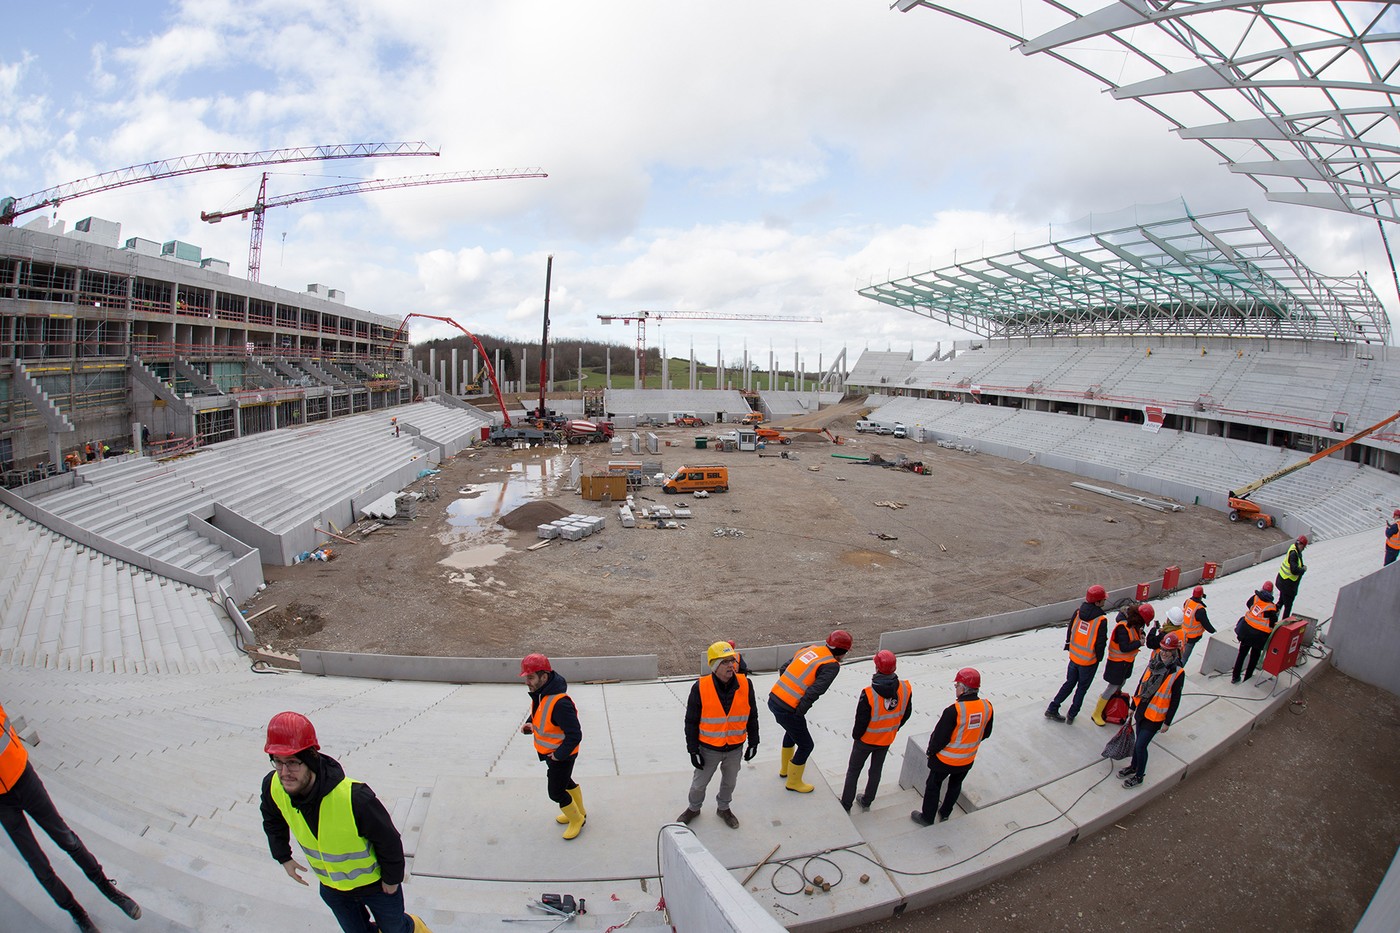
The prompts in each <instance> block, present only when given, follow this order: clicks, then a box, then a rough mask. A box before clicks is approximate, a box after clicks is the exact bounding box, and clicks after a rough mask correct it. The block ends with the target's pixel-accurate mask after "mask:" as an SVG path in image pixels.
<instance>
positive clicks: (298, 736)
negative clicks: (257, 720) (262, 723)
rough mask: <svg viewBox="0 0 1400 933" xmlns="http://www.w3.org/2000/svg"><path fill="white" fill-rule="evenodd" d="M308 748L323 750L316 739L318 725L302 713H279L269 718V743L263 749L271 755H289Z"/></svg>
mask: <svg viewBox="0 0 1400 933" xmlns="http://www.w3.org/2000/svg"><path fill="white" fill-rule="evenodd" d="M308 748H314V749H316V750H317V751H320V750H321V746H320V743H318V742H317V741H316V727H315V726H313V725H312V724H311V720H309V719H307V718H306V717H305V716H303V715H302V714H301V713H293V712H285V713H278V714H277V715H276V716H273V717H272V719H270V720H268V723H267V744H265V745H263V751H265V752H267V753H268V754H269V755H282V756H283V757H288V756H291V755H295V754H296V753H297V752H304V751H306V750H307V749H308Z"/></svg>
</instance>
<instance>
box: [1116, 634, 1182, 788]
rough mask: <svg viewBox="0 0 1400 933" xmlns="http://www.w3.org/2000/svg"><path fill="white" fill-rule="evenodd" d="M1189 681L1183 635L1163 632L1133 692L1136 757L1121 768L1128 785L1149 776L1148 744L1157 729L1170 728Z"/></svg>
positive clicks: (1140, 781)
mask: <svg viewBox="0 0 1400 933" xmlns="http://www.w3.org/2000/svg"><path fill="white" fill-rule="evenodd" d="M1185 682H1186V675H1185V671H1184V670H1183V669H1182V667H1181V636H1180V635H1178V634H1177V633H1176V632H1171V633H1169V634H1167V635H1163V636H1162V641H1161V644H1160V645H1159V646H1158V648H1157V650H1156V651H1155V652H1154V653H1153V655H1152V660H1151V661H1149V662H1147V670H1145V671H1143V672H1142V680H1140V681H1138V687H1137V690H1136V691H1135V692H1134V694H1133V708H1134V710H1135V713H1134V716H1133V718H1134V725H1135V727H1136V729H1137V741H1136V744H1135V745H1134V746H1133V759H1132V761H1130V762H1129V763H1128V765H1127V767H1124V768H1119V769H1118V776H1119V777H1120V778H1123V779H1124V780H1123V786H1124V787H1137V786H1138V785H1139V784H1141V783H1142V779H1143V778H1145V777H1146V776H1147V746H1149V745H1151V744H1152V740H1153V739H1154V738H1156V736H1157V733H1158V732H1159V731H1160V732H1163V733H1165V732H1167V731H1168V730H1169V729H1170V728H1171V724H1172V719H1174V718H1175V717H1176V708H1177V707H1178V706H1179V705H1180V704H1181V688H1182V685H1183V684H1184V683H1185Z"/></svg>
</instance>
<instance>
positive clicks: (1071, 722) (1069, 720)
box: [1065, 713, 1076, 726]
mask: <svg viewBox="0 0 1400 933" xmlns="http://www.w3.org/2000/svg"><path fill="white" fill-rule="evenodd" d="M1075 715H1076V714H1075V713H1070V714H1069V715H1068V716H1066V717H1065V725H1067V726H1072V725H1074V717H1075Z"/></svg>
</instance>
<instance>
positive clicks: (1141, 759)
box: [1130, 716, 1162, 777]
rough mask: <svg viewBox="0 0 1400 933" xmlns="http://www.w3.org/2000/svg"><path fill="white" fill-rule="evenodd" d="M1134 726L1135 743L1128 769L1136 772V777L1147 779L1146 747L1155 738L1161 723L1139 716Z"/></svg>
mask: <svg viewBox="0 0 1400 933" xmlns="http://www.w3.org/2000/svg"><path fill="white" fill-rule="evenodd" d="M1135 725H1136V726H1137V742H1136V744H1134V745H1133V760H1132V762H1131V763H1130V767H1132V769H1133V770H1134V771H1135V772H1137V776H1138V777H1147V746H1149V745H1151V744H1152V740H1153V739H1155V738H1156V737H1157V732H1158V730H1160V729H1161V728H1162V723H1160V722H1153V721H1152V720H1150V719H1144V718H1142V717H1141V716H1139V717H1138V719H1137V722H1136V723H1135Z"/></svg>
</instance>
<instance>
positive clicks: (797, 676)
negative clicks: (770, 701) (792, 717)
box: [768, 645, 837, 709]
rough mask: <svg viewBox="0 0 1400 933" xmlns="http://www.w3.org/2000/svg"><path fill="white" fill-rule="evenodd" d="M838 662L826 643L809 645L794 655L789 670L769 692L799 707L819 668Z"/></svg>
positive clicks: (789, 704) (814, 680) (815, 679)
mask: <svg viewBox="0 0 1400 933" xmlns="http://www.w3.org/2000/svg"><path fill="white" fill-rule="evenodd" d="M836 663H837V661H836V656H835V655H834V654H832V653H831V649H830V648H828V647H827V646H826V645H808V646H807V647H806V648H803V649H802V650H801V651H799V652H797V654H795V655H793V656H792V661H791V662H789V664H788V666H787V670H785V671H783V676H781V677H779V678H778V682H777V683H775V684H774V685H773V689H772V690H770V691H768V693H769V695H770V696H775V697H777V698H778V699H779V700H781V701H782V702H783V703H786V704H787V705H788V706H791V707H792V708H793V709H797V704H798V703H800V702H801V701H802V695H803V694H805V693H806V692H807V688H808V687H810V686H812V684H814V683H816V681H817V670H818V669H820V668H821V667H822V666H823V665H826V664H836Z"/></svg>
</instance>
